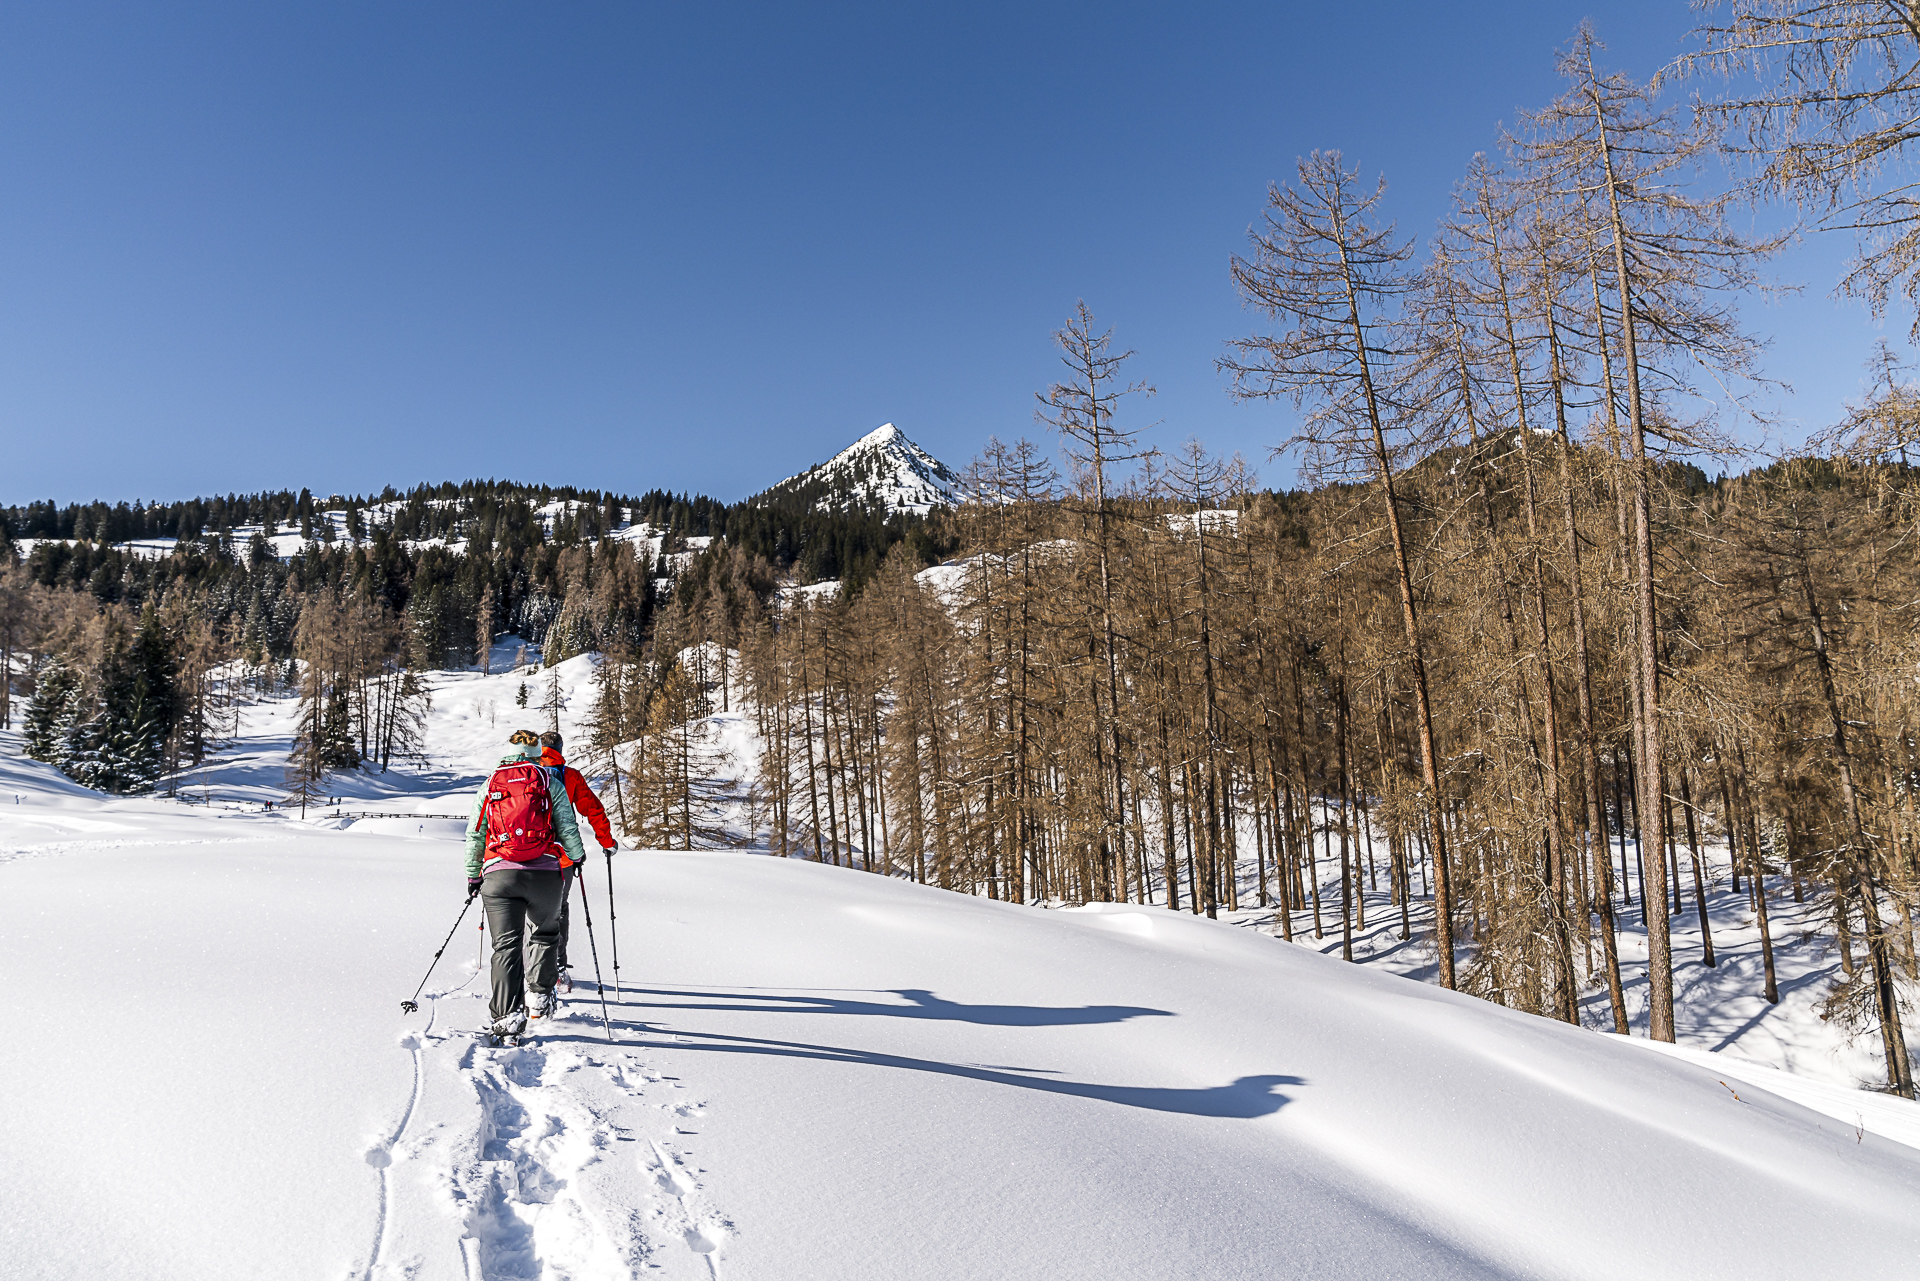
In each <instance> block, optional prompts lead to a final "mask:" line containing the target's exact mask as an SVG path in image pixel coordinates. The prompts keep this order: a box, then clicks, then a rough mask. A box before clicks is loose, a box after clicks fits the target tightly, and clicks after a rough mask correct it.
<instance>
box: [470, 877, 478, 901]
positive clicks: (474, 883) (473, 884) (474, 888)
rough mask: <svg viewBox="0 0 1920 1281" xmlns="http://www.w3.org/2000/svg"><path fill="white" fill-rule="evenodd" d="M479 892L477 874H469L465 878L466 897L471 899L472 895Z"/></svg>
mask: <svg viewBox="0 0 1920 1281" xmlns="http://www.w3.org/2000/svg"><path fill="white" fill-rule="evenodd" d="M479 892H480V878H479V877H477V876H469V877H468V878H467V898H468V899H472V898H473V896H474V895H476V894H478V893H479Z"/></svg>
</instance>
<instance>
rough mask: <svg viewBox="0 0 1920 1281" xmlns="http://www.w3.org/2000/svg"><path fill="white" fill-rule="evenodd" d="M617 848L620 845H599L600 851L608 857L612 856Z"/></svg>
mask: <svg viewBox="0 0 1920 1281" xmlns="http://www.w3.org/2000/svg"><path fill="white" fill-rule="evenodd" d="M619 848H620V847H619V846H618V845H602V846H601V847H600V852H601V853H602V854H605V855H606V856H607V857H608V858H612V857H613V852H614V851H615V850H617V849H619Z"/></svg>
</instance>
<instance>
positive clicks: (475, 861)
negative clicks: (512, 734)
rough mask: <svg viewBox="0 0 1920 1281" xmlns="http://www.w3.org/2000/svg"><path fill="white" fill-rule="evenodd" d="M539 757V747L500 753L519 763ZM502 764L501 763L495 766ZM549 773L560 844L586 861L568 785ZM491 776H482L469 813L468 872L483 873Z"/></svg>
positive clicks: (507, 762)
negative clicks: (568, 794)
mask: <svg viewBox="0 0 1920 1281" xmlns="http://www.w3.org/2000/svg"><path fill="white" fill-rule="evenodd" d="M539 760H540V748H539V747H538V746H537V745H536V746H533V747H510V748H508V749H507V751H506V753H505V754H504V755H502V756H501V757H500V765H518V764H519V763H520V762H521V761H533V762H535V763H536V764H538V763H539ZM494 768H495V769H498V768H499V765H496V766H495V767H494ZM543 772H544V773H545V774H546V776H547V795H548V796H549V797H550V798H552V801H553V834H554V835H555V836H557V837H559V838H560V848H562V849H564V850H565V851H566V852H567V857H568V858H570V859H572V860H573V861H574V862H575V863H584V862H586V861H587V852H586V849H585V847H584V846H582V845H581V844H580V820H579V819H578V818H576V817H575V816H574V813H573V802H572V801H570V800H568V799H567V785H566V784H565V783H563V782H561V781H560V776H559V775H558V774H557V773H556V772H555V771H553V770H543ZM489 781H491V777H490V776H489V778H484V779H481V780H480V790H479V791H477V792H475V793H474V794H473V812H472V813H471V814H469V815H468V816H467V875H468V876H478V875H480V865H481V863H482V862H483V861H484V859H485V857H486V852H487V817H486V812H487V783H488V782H489Z"/></svg>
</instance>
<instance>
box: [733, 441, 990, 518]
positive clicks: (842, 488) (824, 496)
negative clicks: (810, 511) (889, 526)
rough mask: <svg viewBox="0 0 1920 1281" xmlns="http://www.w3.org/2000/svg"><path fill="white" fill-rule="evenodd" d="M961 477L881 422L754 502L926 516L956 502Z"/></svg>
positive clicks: (818, 508) (828, 509)
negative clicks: (787, 502) (794, 502)
mask: <svg viewBox="0 0 1920 1281" xmlns="http://www.w3.org/2000/svg"><path fill="white" fill-rule="evenodd" d="M959 481H960V478H959V476H957V475H955V474H954V471H953V469H952V468H951V467H948V466H947V465H946V464H945V463H943V462H941V461H940V460H939V459H938V458H935V457H934V456H933V455H932V454H929V453H928V452H927V451H926V450H924V449H922V448H920V446H918V445H916V444H914V443H913V441H911V440H909V439H908V438H907V434H906V433H905V432H903V431H901V430H900V429H899V428H898V427H896V426H894V425H893V424H892V423H882V424H881V425H880V426H878V427H876V428H874V429H873V430H872V431H870V432H868V433H867V434H866V435H864V436H862V437H861V438H860V439H859V440H856V441H854V442H853V443H852V444H851V445H848V446H847V447H846V448H845V449H843V450H841V451H840V452H839V453H837V454H835V455H834V456H833V457H832V458H829V459H828V460H827V461H826V462H824V463H818V464H816V465H815V466H812V467H809V468H808V469H807V470H806V471H804V472H801V473H800V474H799V475H798V476H791V477H788V478H787V479H786V480H783V481H781V482H780V483H779V484H777V485H775V486H773V487H772V488H770V489H768V490H766V491H765V492H764V493H762V494H760V495H759V496H758V498H757V499H756V501H760V502H765V501H769V500H778V499H799V500H802V501H806V502H808V503H809V505H811V506H812V507H814V508H815V509H816V510H820V511H832V510H836V509H841V508H847V507H879V508H882V509H884V510H885V511H887V512H889V513H891V512H912V513H914V514H916V515H922V516H924V515H925V514H926V513H927V512H928V511H930V510H932V509H933V508H935V507H942V506H946V505H948V504H951V503H952V502H953V496H954V490H955V487H956V486H957V485H958V484H959Z"/></svg>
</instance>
